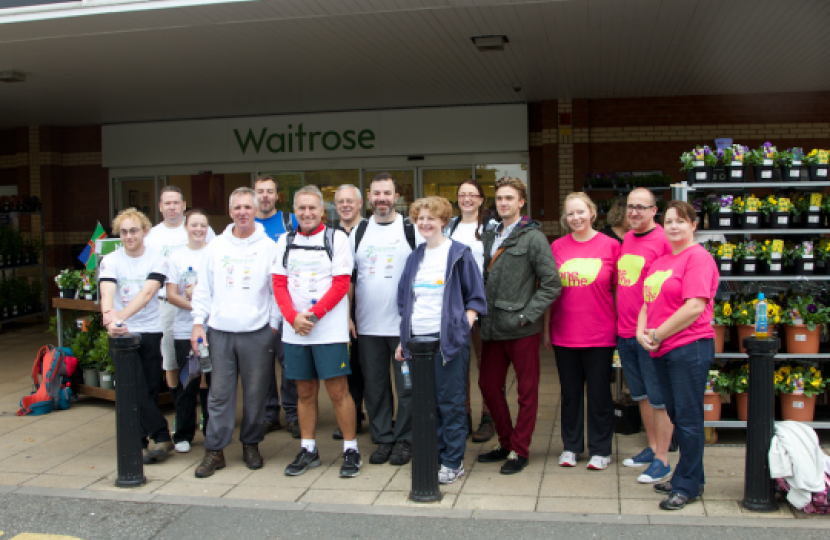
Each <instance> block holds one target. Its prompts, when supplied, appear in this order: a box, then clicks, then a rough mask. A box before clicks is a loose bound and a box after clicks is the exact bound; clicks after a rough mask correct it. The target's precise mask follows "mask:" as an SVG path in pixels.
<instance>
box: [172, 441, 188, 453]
mask: <svg viewBox="0 0 830 540" xmlns="http://www.w3.org/2000/svg"><path fill="white" fill-rule="evenodd" d="M175 448H176V452H178V453H180V454H186V453H188V452H190V443H189V442H187V441H182V442H177V443H176V447H175Z"/></svg>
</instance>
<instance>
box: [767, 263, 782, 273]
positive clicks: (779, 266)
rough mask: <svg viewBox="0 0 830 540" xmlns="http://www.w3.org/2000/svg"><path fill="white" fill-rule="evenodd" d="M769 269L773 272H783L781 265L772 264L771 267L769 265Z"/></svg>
mask: <svg viewBox="0 0 830 540" xmlns="http://www.w3.org/2000/svg"><path fill="white" fill-rule="evenodd" d="M769 269H770V270H772V271H773V272H780V271H781V265H780V264H771V265H769Z"/></svg>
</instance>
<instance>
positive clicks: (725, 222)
mask: <svg viewBox="0 0 830 540" xmlns="http://www.w3.org/2000/svg"><path fill="white" fill-rule="evenodd" d="M720 226H721V227H731V226H732V218H720Z"/></svg>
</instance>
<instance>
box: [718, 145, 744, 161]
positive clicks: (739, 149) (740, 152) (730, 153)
mask: <svg viewBox="0 0 830 540" xmlns="http://www.w3.org/2000/svg"><path fill="white" fill-rule="evenodd" d="M747 153H749V147H748V146H741V145H740V144H733V145H732V146H730V147H728V148H724V150H723V162H724V164H726V165H732V162H733V161H744V158H745V157H746V154H747Z"/></svg>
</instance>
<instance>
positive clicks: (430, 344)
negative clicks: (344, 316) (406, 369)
mask: <svg viewBox="0 0 830 540" xmlns="http://www.w3.org/2000/svg"><path fill="white" fill-rule="evenodd" d="M406 348H407V349H409V352H410V353H412V364H413V365H412V366H411V368H410V369H411V371H412V490H411V491H410V492H409V500H410V501H413V502H436V501H440V500H441V497H442V496H443V495H442V494H441V491H440V490H439V489H438V465H439V464H438V433H437V427H436V419H435V415H436V405H435V401H436V398H435V360H434V358H435V352H436V351H437V350H438V339H437V338H427V337H415V338H412V339H410V340H409V341H407V344H406Z"/></svg>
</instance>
